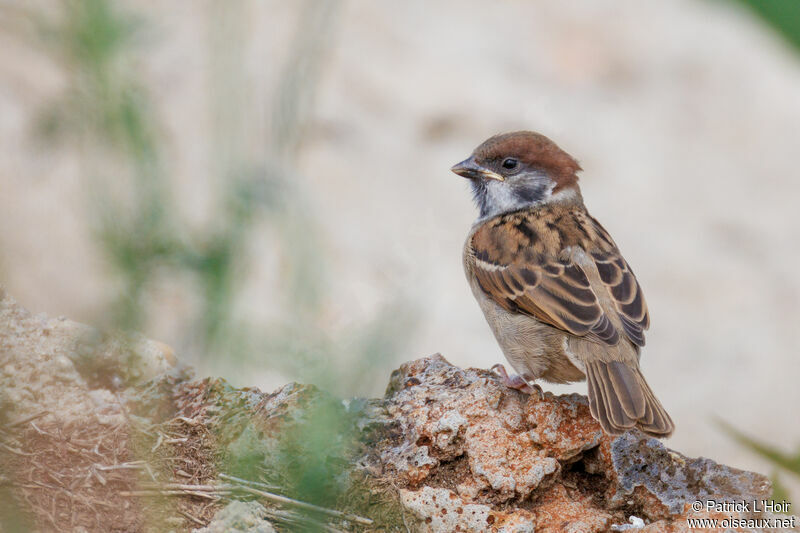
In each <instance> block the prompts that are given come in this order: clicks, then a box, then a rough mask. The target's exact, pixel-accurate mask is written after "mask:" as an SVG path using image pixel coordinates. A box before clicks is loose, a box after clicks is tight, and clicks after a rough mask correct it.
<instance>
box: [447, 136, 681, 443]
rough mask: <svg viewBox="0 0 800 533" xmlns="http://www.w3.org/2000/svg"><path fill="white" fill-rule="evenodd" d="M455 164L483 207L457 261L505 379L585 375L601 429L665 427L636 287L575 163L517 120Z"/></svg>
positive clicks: (526, 387)
mask: <svg viewBox="0 0 800 533" xmlns="http://www.w3.org/2000/svg"><path fill="white" fill-rule="evenodd" d="M451 170H452V171H453V172H455V173H456V174H458V175H459V176H463V177H465V178H467V179H468V180H469V181H470V185H471V188H472V192H473V195H474V199H475V203H476V204H477V206H478V209H479V211H480V213H479V215H478V219H477V220H476V221H475V223H474V224H473V226H472V229H471V230H470V232H469V234H468V235H467V240H466V243H465V244H464V255H463V260H464V270H465V272H466V275H467V280H468V281H469V284H470V287H471V289H472V292H473V294H474V295H475V298H476V299H477V301H478V304H479V305H480V308H481V310H482V311H483V314H484V315H485V317H486V320H487V322H488V323H489V326H490V328H491V329H492V332H493V333H494V336H495V337H496V339H497V342H498V343H499V345H500V348H501V349H502V351H503V354H504V355H505V357H506V359H507V360H508V362H509V363H511V366H512V367H513V368H514V370H516V371H517V373H518V374H519V375H517V376H514V377H513V378H512V377H509V376H508V374H507V373H506V371H505V368H504V367H503V366H502V365H495V366H496V367H497V368H498V371H499V373H500V374H501V375H502V377H503V380H504V382H505V383H506V385H508V386H510V387H514V388H516V389H521V390H523V391H530V390H531V389H532V387H531V385H530V384H531V382H533V381H534V380H537V379H542V380H545V381H548V382H553V383H569V382H574V381H582V380H584V379H586V380H587V384H588V391H589V408H590V410H591V413H592V416H593V417H594V418H595V419H596V420H597V421H598V422H599V423H600V425H601V427H602V428H603V430H604V431H605V432H606V433H608V434H611V435H618V434H620V433H623V432H624V431H626V430H629V429H631V428H634V427H636V428H638V429H640V430H641V431H643V432H644V433H647V434H649V435H652V436H655V437H668V436H670V435H671V434H672V431H673V429H674V427H675V426H674V424H673V422H672V419H671V418H670V416H669V414H667V412H666V411H665V410H664V408H663V407H662V406H661V403H660V402H659V401H658V399H657V398H656V396H655V394H653V391H652V390H651V389H650V386H649V385H648V384H647V381H646V380H645V378H644V376H643V375H642V372H641V369H640V368H639V356H640V352H641V349H642V348H643V347H644V344H645V338H644V331H645V330H646V329H647V328H648V327H649V325H650V317H649V314H648V311H647V304H646V303H645V299H644V295H643V294H642V289H641V287H640V286H639V282H638V281H637V280H636V276H634V274H633V271H632V270H631V268H630V266H629V265H628V263H627V261H625V258H624V257H623V256H622V254H621V253H620V251H619V248H617V245H616V244H615V243H614V240H613V239H612V238H611V236H610V235H609V234H608V232H607V231H606V230H605V229H604V228H603V226H601V225H600V223H599V222H598V221H597V220H596V219H595V218H594V217H592V216H591V215H590V214H589V212H588V211H587V210H586V207H585V206H584V204H583V197H582V195H581V191H580V188H579V187H578V176H577V173H578V172H579V171H580V170H582V169H581V167H580V165H578V162H577V161H576V160H575V159H573V158H572V156H570V155H569V154H568V153H566V152H565V151H563V150H562V149H561V148H559V147H558V146H557V145H556V144H555V143H554V142H553V141H551V140H550V139H548V138H547V137H545V136H544V135H541V134H539V133H534V132H530V131H518V132H513V133H505V134H501V135H496V136H494V137H491V138H490V139H488V140H487V141H485V142H484V143H483V144H481V145H480V146H478V147H477V148H476V149H475V151H474V152H472V155H470V157H469V158H467V159H465V160H464V161H462V162H461V163H458V164H457V165H455V166H453V167H452V169H451ZM537 388H538V386H537ZM539 390H540V392H541V389H539Z"/></svg>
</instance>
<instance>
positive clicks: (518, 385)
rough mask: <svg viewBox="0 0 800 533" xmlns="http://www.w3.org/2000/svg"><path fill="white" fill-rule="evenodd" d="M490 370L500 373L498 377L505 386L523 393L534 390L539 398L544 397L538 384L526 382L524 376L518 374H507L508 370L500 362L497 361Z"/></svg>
mask: <svg viewBox="0 0 800 533" xmlns="http://www.w3.org/2000/svg"><path fill="white" fill-rule="evenodd" d="M492 371H493V372H497V373H498V374H499V375H500V377H501V378H503V384H504V385H505V386H506V387H508V388H510V389H516V390H518V391H520V392H524V393H525V394H533V393H534V391H536V392H538V393H539V398H540V399H542V400H543V399H544V391H543V390H542V388H541V387H540V386H539V385H538V384H536V383H534V384H533V385H531V384H530V383H528V382H527V380H526V379H525V378H523V377H522V376H520V375H519V374H514V375H513V376H509V375H508V372H507V371H506V367H504V366H503V365H502V364H500V363H497V364H496V365H494V366H493V367H492Z"/></svg>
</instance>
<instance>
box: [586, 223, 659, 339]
mask: <svg viewBox="0 0 800 533" xmlns="http://www.w3.org/2000/svg"><path fill="white" fill-rule="evenodd" d="M591 220H592V223H593V225H594V229H595V231H597V232H598V234H600V235H601V236H602V237H601V238H602V239H603V240H606V241H607V242H610V243H611V244H612V247H611V249H608V250H592V251H591V254H590V255H591V256H592V259H593V260H594V263H595V265H597V271H598V272H599V273H600V279H601V280H602V281H603V283H604V284H605V285H606V287H607V288H608V292H609V295H610V296H611V299H612V300H613V302H614V307H615V308H616V310H617V313H618V315H619V318H620V320H621V321H622V327H623V329H624V330H625V335H626V336H627V337H628V338H629V339H630V340H631V342H633V343H634V344H636V345H637V346H644V343H645V339H644V331H645V330H646V329H647V328H649V327H650V315H649V313H648V312H647V302H645V299H644V293H643V292H642V288H641V287H640V286H639V282H638V281H637V280H636V276H635V275H634V274H633V271H632V270H631V267H630V266H628V262H627V261H625V258H624V257H622V255H621V254H620V252H619V249H617V247H616V245H614V244H613V241H612V240H611V237H610V236H609V235H608V232H606V230H605V229H604V228H603V227H602V226H601V225H600V223H599V222H597V220H595V219H591Z"/></svg>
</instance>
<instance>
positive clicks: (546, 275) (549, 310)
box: [474, 259, 619, 345]
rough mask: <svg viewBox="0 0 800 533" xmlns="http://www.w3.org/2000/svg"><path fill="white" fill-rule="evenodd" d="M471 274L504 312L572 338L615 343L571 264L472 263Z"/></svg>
mask: <svg viewBox="0 0 800 533" xmlns="http://www.w3.org/2000/svg"><path fill="white" fill-rule="evenodd" d="M474 271H475V276H476V277H477V281H478V284H479V285H480V287H481V289H483V291H484V292H485V293H486V294H488V295H489V296H490V297H491V298H492V299H493V300H494V301H495V302H497V303H498V304H499V305H500V306H502V307H503V308H505V309H507V310H508V311H511V312H515V313H525V314H529V315H531V316H534V317H536V318H537V319H539V320H541V321H542V322H545V323H547V324H550V325H552V326H555V327H557V328H559V329H563V330H564V331H568V332H569V333H572V334H573V335H579V336H585V335H589V336H591V337H595V338H597V339H599V340H602V341H603V342H606V343H608V344H612V345H613V344H616V343H617V342H619V334H618V332H617V330H616V329H615V328H614V327H613V325H612V324H611V322H610V321H609V320H608V317H607V316H606V315H605V313H604V312H603V309H602V308H601V307H600V305H599V303H598V302H597V296H596V295H595V293H594V292H593V291H592V288H591V286H590V285H589V280H588V279H587V278H586V274H585V273H584V272H583V270H582V269H581V268H580V267H579V266H577V265H575V264H574V263H572V262H554V261H550V262H541V263H534V262H526V263H525V264H522V265H520V264H510V265H502V266H500V265H493V264H491V263H487V262H485V261H483V260H480V259H476V261H475V266H474Z"/></svg>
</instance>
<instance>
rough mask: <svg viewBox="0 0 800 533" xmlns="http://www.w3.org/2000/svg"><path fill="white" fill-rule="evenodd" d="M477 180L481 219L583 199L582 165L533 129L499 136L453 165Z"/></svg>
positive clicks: (475, 181)
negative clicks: (579, 179) (580, 184)
mask: <svg viewBox="0 0 800 533" xmlns="http://www.w3.org/2000/svg"><path fill="white" fill-rule="evenodd" d="M450 170H452V171H453V172H455V173H456V174H458V175H459V176H463V177H465V178H468V179H469V180H470V182H471V184H472V191H473V194H474V196H475V203H477V204H478V208H479V209H480V218H487V217H492V216H496V215H499V214H502V213H507V212H510V211H516V210H519V209H524V208H526V207H533V206H536V205H542V204H547V203H555V202H563V203H580V202H582V199H581V193H580V189H579V188H578V176H577V173H578V171H579V170H581V167H580V165H578V162H577V161H575V159H573V158H572V156H570V155H569V154H568V153H566V152H565V151H564V150H562V149H561V148H559V147H558V146H557V145H556V143H554V142H553V141H551V140H550V139H548V138H547V137H545V136H544V135H541V134H539V133H534V132H532V131H516V132H513V133H503V134H501V135H495V136H494V137H491V138H489V139H487V140H486V141H484V142H483V144H481V145H480V146H478V147H477V148H476V149H475V151H474V152H472V155H471V156H469V157H468V158H467V159H465V160H464V161H462V162H461V163H458V164H457V165H455V166H453V168H451V169H450Z"/></svg>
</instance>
